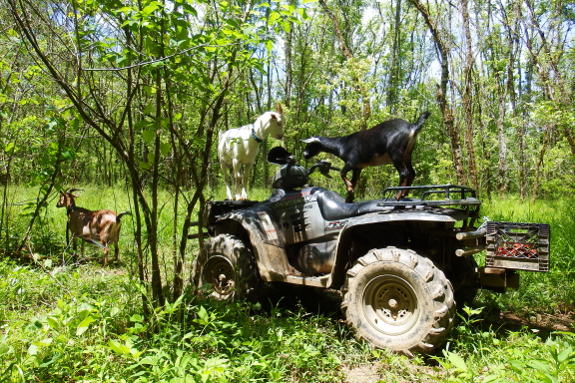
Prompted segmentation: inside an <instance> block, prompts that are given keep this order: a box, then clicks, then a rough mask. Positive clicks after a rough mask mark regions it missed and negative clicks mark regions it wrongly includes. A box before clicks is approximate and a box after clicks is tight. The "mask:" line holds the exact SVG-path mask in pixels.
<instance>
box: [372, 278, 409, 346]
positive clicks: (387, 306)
mask: <svg viewBox="0 0 575 383" xmlns="http://www.w3.org/2000/svg"><path fill="white" fill-rule="evenodd" d="M362 302H363V305H362V308H363V315H364V316H365V318H366V319H367V322H368V323H369V324H370V325H371V326H373V327H374V328H375V329H376V330H378V331H380V332H382V333H384V334H387V335H401V334H404V333H406V332H407V331H408V330H409V329H411V328H412V327H413V326H414V325H415V324H416V323H417V321H418V316H419V312H420V310H419V307H418V301H417V295H416V293H415V291H414V288H413V286H412V285H411V284H410V283H409V282H408V281H406V280H405V279H403V278H401V277H399V276H397V275H390V274H386V275H380V276H378V277H376V278H373V279H372V280H371V281H370V282H369V283H368V284H367V285H366V286H365V289H364V291H363V299H362Z"/></svg>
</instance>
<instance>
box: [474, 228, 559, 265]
mask: <svg viewBox="0 0 575 383" xmlns="http://www.w3.org/2000/svg"><path fill="white" fill-rule="evenodd" d="M550 234H551V231H550V227H549V225H548V224H545V223H517V222H491V221H490V222H487V234H486V236H485V238H486V244H487V247H486V256H485V266H486V267H500V268H504V269H513V270H528V271H543V272H544V271H549V240H550Z"/></svg>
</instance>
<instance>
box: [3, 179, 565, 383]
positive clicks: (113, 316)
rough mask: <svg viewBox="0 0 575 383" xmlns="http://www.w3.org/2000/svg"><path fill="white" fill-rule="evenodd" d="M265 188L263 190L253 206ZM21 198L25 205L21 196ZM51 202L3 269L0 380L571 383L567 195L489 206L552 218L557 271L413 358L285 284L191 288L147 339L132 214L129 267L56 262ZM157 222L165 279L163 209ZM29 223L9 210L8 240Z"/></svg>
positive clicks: (91, 204) (60, 245) (61, 249)
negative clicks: (208, 296)
mask: <svg viewBox="0 0 575 383" xmlns="http://www.w3.org/2000/svg"><path fill="white" fill-rule="evenodd" d="M110 192H111V191H109V192H107V193H99V192H98V191H97V189H96V188H90V187H86V188H85V191H84V193H83V195H82V197H81V198H82V199H81V201H82V206H86V207H88V208H96V207H99V206H110V207H112V208H114V209H115V210H118V211H123V210H128V209H129V198H127V196H126V195H124V193H120V192H116V197H115V198H113V199H112V197H107V198H104V197H102V196H103V195H106V196H109V195H112V194H111V193H110ZM267 194H268V193H267V192H266V191H263V190H261V191H259V190H258V191H255V194H254V195H255V196H256V197H253V198H254V199H265V198H267ZM17 195H18V196H20V197H21V198H26V193H25V192H24V191H19V192H18V194H17ZM162 198H163V199H164V200H168V199H169V198H170V196H169V195H168V194H167V193H166V194H163V195H162ZM79 201H80V200H79ZM55 202H56V201H51V203H50V206H49V208H48V211H47V212H46V214H45V215H44V216H43V217H42V225H39V226H37V227H36V228H35V232H34V233H33V241H32V247H33V248H34V251H35V252H36V253H37V254H38V255H39V257H38V261H37V262H36V263H32V264H29V265H21V264H17V263H15V262H14V261H11V260H9V259H7V258H4V259H2V260H1V261H0V277H1V278H0V381H2V382H258V381H259V382H345V381H349V382H356V381H359V380H360V378H361V379H366V380H364V381H366V382H373V383H375V382H378V381H379V382H433V381H440V382H572V381H575V369H574V366H575V353H574V347H575V335H574V334H573V330H575V329H574V328H573V326H572V325H571V324H570V323H573V321H574V320H575V315H574V314H573V312H574V311H575V310H574V306H575V302H574V300H573V299H574V298H573V297H575V291H574V288H575V278H574V274H573V267H572V266H573V261H572V259H573V258H574V257H573V256H574V255H575V254H574V253H575V251H574V248H575V242H574V241H575V239H574V238H573V236H572V233H574V232H575V218H574V217H575V214H574V213H575V211H574V208H573V206H574V204H573V202H575V201H573V200H572V199H571V200H569V199H564V200H557V201H536V202H534V203H529V202H521V201H519V200H517V199H516V198H513V197H507V198H502V199H500V200H497V201H494V202H492V203H486V204H485V205H484V207H483V212H482V213H483V215H485V216H487V217H489V218H490V219H491V220H508V221H526V222H547V223H550V224H551V227H552V245H551V247H552V255H551V256H552V258H551V259H552V265H551V271H550V272H549V273H541V274H540V273H528V272H521V287H520V289H519V290H517V291H513V290H511V291H509V292H508V293H507V294H503V295H502V294H496V293H492V292H489V291H481V292H480V294H479V296H478V297H477V299H476V301H475V302H474V305H473V307H467V308H465V310H464V311H463V312H461V314H460V316H459V318H458V321H457V324H456V326H455V329H454V331H453V332H452V334H451V336H450V338H449V341H448V343H447V344H446V346H445V348H444V349H443V351H442V352H440V353H438V354H437V355H435V356H430V357H421V356H416V357H415V358H414V359H411V360H410V359H407V358H405V357H403V356H399V355H396V354H393V353H390V352H388V351H386V350H373V349H371V348H370V347H369V346H368V345H366V344H364V343H362V342H358V341H356V340H355V339H354V338H353V336H352V335H351V334H350V333H349V331H348V330H347V328H346V327H345V326H344V325H343V323H342V322H341V318H340V313H339V310H338V309H337V304H330V302H329V300H328V299H327V298H326V296H324V295H323V294H322V293H321V292H313V293H309V292H307V291H306V292H305V293H301V292H300V293H299V294H295V293H294V291H292V290H285V288H282V287H278V288H277V289H274V290H273V292H272V294H270V296H269V300H268V301H266V302H262V304H257V305H246V304H240V303H234V304H223V303H218V302H215V303H214V302H205V301H198V300H197V299H195V298H194V297H193V296H191V295H189V293H187V294H186V295H184V296H183V297H182V298H181V299H180V300H179V301H177V302H172V303H170V304H168V305H167V306H166V307H165V308H163V309H162V310H158V311H157V312H155V313H154V315H155V318H156V322H157V323H158V324H159V326H158V328H157V330H156V331H151V329H149V328H148V327H147V326H148V325H147V323H146V322H144V321H143V316H142V312H141V295H140V294H141V290H140V289H139V285H138V283H137V281H136V279H135V278H136V277H135V275H136V273H135V272H134V271H133V265H132V262H133V259H134V257H133V252H134V250H133V249H132V245H131V240H130V238H131V230H133V228H132V223H131V222H130V220H126V221H125V226H124V227H123V229H122V232H123V236H122V240H121V244H120V245H121V249H122V252H121V258H122V259H124V260H125V263H124V264H123V265H116V266H114V267H111V268H108V269H103V268H102V267H101V265H100V264H99V263H95V262H94V263H87V264H80V265H68V266H65V267H62V266H60V260H61V259H62V256H63V255H65V254H67V253H66V251H65V245H64V242H65V233H64V231H63V229H62V228H63V227H64V226H63V225H64V222H65V215H64V213H63V212H61V211H60V210H56V209H55ZM166 206H169V204H167V205H166ZM161 219H162V223H163V228H164V231H163V232H162V235H161V238H162V243H163V248H162V252H163V253H164V254H165V263H166V266H165V269H166V270H165V274H166V275H169V263H170V259H171V255H170V254H171V253H170V252H171V245H170V243H171V219H172V217H171V214H170V212H169V211H167V210H164V211H163V212H162V218H161ZM25 222H26V217H22V216H20V215H19V213H18V212H17V211H14V212H13V213H12V214H11V216H10V224H11V232H12V233H14V234H17V233H19V232H20V231H21V230H22V228H23V227H25ZM194 251H195V250H194V249H193V247H192V248H191V249H190V255H192V254H194ZM189 258H191V256H190V257H189ZM480 263H481V261H480ZM295 291H297V290H295ZM366 376H370V377H371V378H370V379H371V380H369V379H368V378H366Z"/></svg>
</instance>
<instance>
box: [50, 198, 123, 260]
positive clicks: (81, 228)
mask: <svg viewBox="0 0 575 383" xmlns="http://www.w3.org/2000/svg"><path fill="white" fill-rule="evenodd" d="M77 190H80V189H70V190H67V191H66V192H63V191H60V200H59V201H58V203H57V204H56V207H66V212H67V215H68V228H67V230H70V231H71V232H72V242H73V249H74V251H76V238H80V239H82V240H83V241H82V257H83V256H84V241H86V242H90V243H93V244H95V245H98V246H102V247H103V248H104V267H106V266H107V265H108V245H109V244H111V243H113V244H114V247H115V257H116V262H117V261H118V253H119V249H118V240H119V239H120V228H121V226H122V221H121V218H122V216H123V215H125V214H131V213H130V212H128V211H126V212H124V213H120V214H118V215H116V213H114V212H113V211H112V210H96V211H91V210H88V209H84V208H83V207H78V206H76V202H75V201H74V198H78V197H79V195H77V194H72V193H73V192H75V191H77ZM98 242H100V243H101V244H100V243H98Z"/></svg>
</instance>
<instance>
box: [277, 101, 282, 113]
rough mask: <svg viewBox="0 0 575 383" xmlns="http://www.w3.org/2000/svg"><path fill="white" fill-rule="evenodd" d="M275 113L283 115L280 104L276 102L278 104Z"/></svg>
mask: <svg viewBox="0 0 575 383" xmlns="http://www.w3.org/2000/svg"><path fill="white" fill-rule="evenodd" d="M276 112H278V113H279V114H282V113H283V110H282V104H280V103H279V102H278V104H277V105H276Z"/></svg>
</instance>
